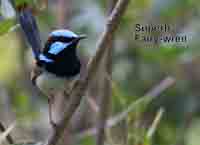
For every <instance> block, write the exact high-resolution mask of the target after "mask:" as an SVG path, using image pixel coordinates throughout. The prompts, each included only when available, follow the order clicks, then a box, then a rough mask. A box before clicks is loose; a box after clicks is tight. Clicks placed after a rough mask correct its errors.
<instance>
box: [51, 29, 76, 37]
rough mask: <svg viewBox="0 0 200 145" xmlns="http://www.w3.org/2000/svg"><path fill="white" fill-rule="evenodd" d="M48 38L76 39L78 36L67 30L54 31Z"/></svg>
mask: <svg viewBox="0 0 200 145" xmlns="http://www.w3.org/2000/svg"><path fill="white" fill-rule="evenodd" d="M49 36H50V37H67V38H71V37H74V38H77V37H78V35H77V34H75V33H74V32H72V31H70V30H67V29H59V30H55V31H53V32H51V33H50V35H49Z"/></svg>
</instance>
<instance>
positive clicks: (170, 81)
mask: <svg viewBox="0 0 200 145" xmlns="http://www.w3.org/2000/svg"><path fill="white" fill-rule="evenodd" d="M174 84H175V79H174V78H172V77H167V78H165V79H164V80H162V81H161V82H160V83H159V84H157V85H156V86H155V87H154V88H152V89H151V90H150V91H149V92H147V93H146V94H145V95H144V97H142V98H140V99H138V100H136V101H135V102H133V103H132V104H130V105H129V106H128V107H127V108H126V110H124V111H122V112H120V113H119V114H117V115H116V116H114V117H111V118H110V119H108V120H107V123H106V127H107V128H111V127H113V126H115V125H117V124H118V123H119V122H121V121H122V120H124V119H126V118H127V116H128V114H129V113H130V112H132V111H134V109H136V108H137V107H138V106H139V105H141V104H142V103H145V104H146V105H148V104H149V103H151V102H152V100H154V99H156V98H157V97H158V96H159V95H160V94H161V93H162V92H163V91H165V90H166V89H168V88H169V87H171V86H172V85H174ZM96 133H97V129H96V128H95V127H94V128H90V129H88V130H86V131H82V132H81V133H79V134H77V135H76V136H77V138H84V137H86V136H91V135H96Z"/></svg>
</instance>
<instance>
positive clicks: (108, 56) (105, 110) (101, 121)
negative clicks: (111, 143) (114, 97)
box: [96, 0, 117, 145]
mask: <svg viewBox="0 0 200 145" xmlns="http://www.w3.org/2000/svg"><path fill="white" fill-rule="evenodd" d="M116 2H117V1H116V0H108V16H109V15H110V14H111V13H112V10H113V8H114V6H115V5H116ZM107 44H108V45H107V50H106V52H105V55H104V61H102V62H103V70H102V71H103V72H104V71H105V73H103V78H102V79H103V84H101V85H102V87H101V88H102V91H100V92H102V93H101V94H100V104H99V107H100V108H99V112H98V119H97V132H98V133H97V136H96V145H103V144H104V142H105V140H106V133H105V127H106V121H107V119H108V116H109V113H110V108H111V89H112V88H111V81H110V80H108V79H107V75H108V76H110V77H111V76H112V53H113V39H110V41H108V42H107Z"/></svg>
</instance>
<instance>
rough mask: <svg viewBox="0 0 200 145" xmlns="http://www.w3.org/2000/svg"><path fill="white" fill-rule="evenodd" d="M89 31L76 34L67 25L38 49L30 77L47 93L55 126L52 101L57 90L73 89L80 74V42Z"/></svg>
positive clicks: (57, 30)
mask: <svg viewBox="0 0 200 145" xmlns="http://www.w3.org/2000/svg"><path fill="white" fill-rule="evenodd" d="M85 38H86V35H77V34H75V33H74V32H72V31H70V30H68V29H56V30H54V31H52V32H51V33H50V34H49V36H48V39H47V41H46V43H45V45H44V48H43V49H42V51H41V52H37V53H36V52H35V51H34V50H33V55H34V57H35V67H34V69H33V71H32V73H31V81H32V82H33V84H34V85H35V86H37V87H38V88H39V89H40V90H41V92H42V93H43V94H44V95H46V96H48V101H49V120H50V124H52V125H53V126H54V127H56V123H55V122H54V121H53V119H52V106H51V104H52V101H53V100H54V97H55V94H56V93H55V92H58V91H62V92H65V93H68V92H66V89H70V86H71V84H72V82H73V81H74V80H76V79H78V78H79V76H80V75H79V74H80V70H81V63H80V59H79V57H78V56H77V50H76V49H77V45H78V43H79V42H80V40H82V39H85Z"/></svg>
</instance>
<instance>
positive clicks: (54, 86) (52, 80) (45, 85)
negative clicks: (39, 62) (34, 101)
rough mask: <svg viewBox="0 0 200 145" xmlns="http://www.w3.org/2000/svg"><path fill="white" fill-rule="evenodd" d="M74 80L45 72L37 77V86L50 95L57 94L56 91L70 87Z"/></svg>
mask: <svg viewBox="0 0 200 145" xmlns="http://www.w3.org/2000/svg"><path fill="white" fill-rule="evenodd" d="M71 82H72V80H70V79H69V80H68V79H65V78H62V77H57V76H56V75H54V74H52V73H49V72H43V73H42V74H41V75H40V76H38V77H37V79H36V85H37V87H38V88H39V89H40V90H41V91H42V93H44V94H45V95H47V96H49V95H50V94H56V93H55V92H56V91H64V90H65V89H67V88H68V87H69V85H70V84H71Z"/></svg>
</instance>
